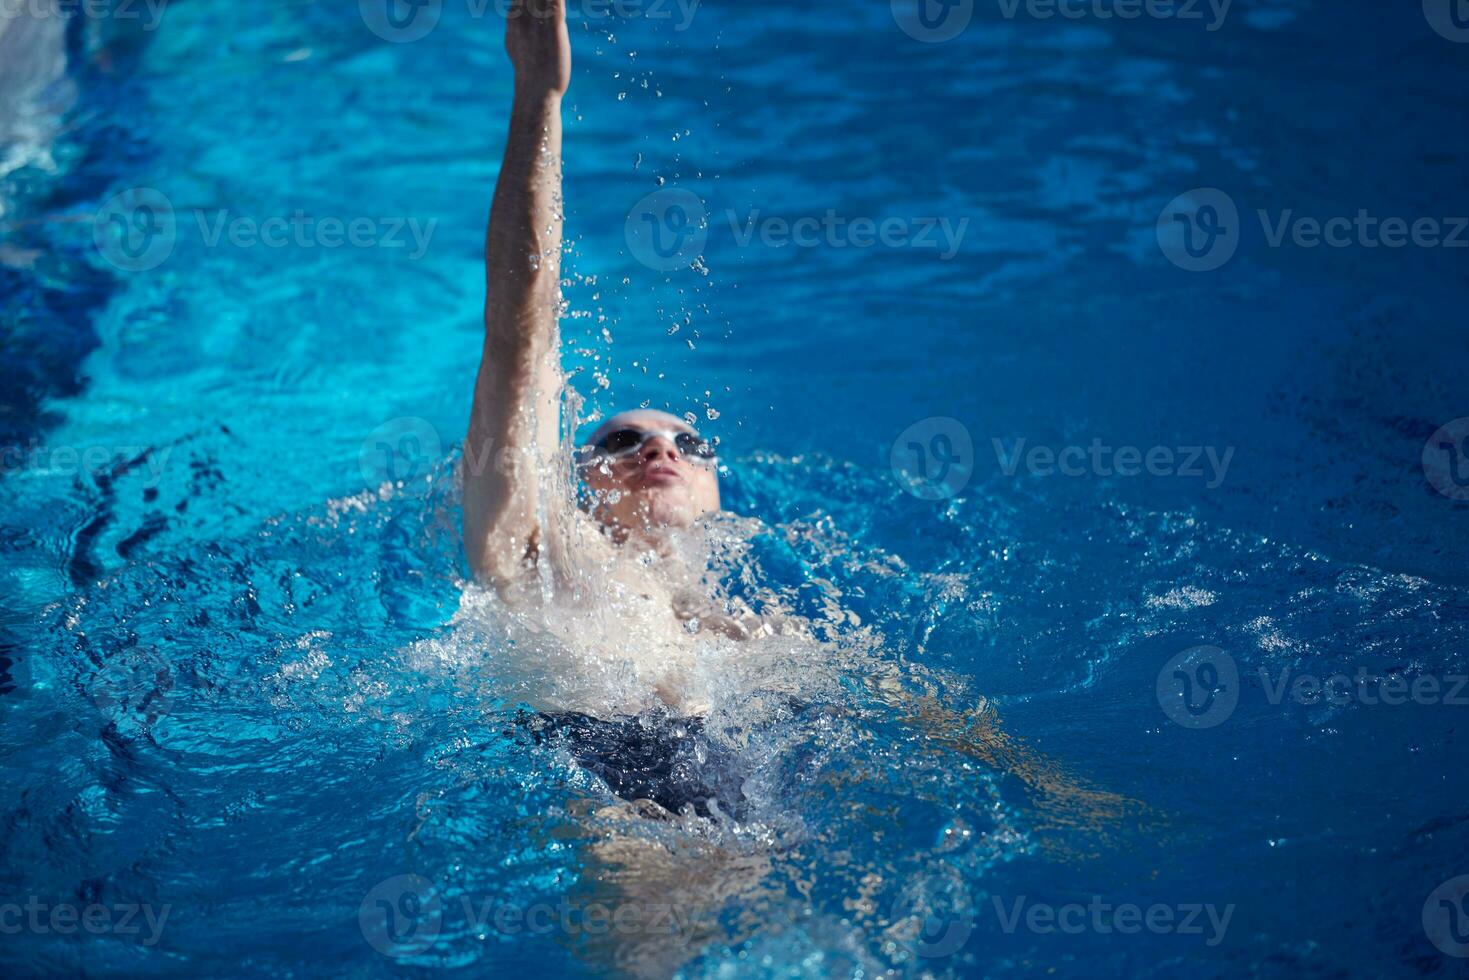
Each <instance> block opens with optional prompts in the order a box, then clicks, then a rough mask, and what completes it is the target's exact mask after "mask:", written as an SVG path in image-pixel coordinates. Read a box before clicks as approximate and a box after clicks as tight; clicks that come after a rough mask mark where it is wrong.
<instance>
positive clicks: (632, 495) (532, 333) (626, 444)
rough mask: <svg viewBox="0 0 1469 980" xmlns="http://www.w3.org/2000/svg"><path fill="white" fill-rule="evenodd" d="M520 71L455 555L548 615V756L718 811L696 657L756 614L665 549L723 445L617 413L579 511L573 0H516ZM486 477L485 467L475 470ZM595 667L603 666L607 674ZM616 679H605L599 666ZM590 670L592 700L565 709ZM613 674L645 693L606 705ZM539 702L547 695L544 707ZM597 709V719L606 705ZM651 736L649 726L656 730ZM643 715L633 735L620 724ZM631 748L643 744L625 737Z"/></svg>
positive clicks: (493, 223) (667, 801)
mask: <svg viewBox="0 0 1469 980" xmlns="http://www.w3.org/2000/svg"><path fill="white" fill-rule="evenodd" d="M505 47H506V50H507V52H508V54H509V56H510V61H511V64H512V65H513V67H514V80H515V87H514V97H513V100H512V103H511V109H510V132H509V137H508V140H507V142H506V146H505V156H504V161H503V163H502V165H501V168H500V174H499V179H498V183H497V184H496V187H495V194H494V199H493V202H492V205H491V213H490V222H489V229H488V233H487V236H486V243H485V272H486V301H485V310H484V318H485V333H484V346H483V350H482V354H481V361H480V367H479V374H478V377H477V378H476V381H475V387H474V403H473V408H472V411H471V416H470V423H469V433H468V436H467V438H466V441H465V446H464V457H463V458H464V463H463V465H462V467H461V473H462V475H463V484H464V516H463V523H464V548H465V553H466V557H467V559H468V561H469V565H470V567H471V569H472V570H473V572H474V575H475V577H476V579H477V580H478V581H480V582H481V583H483V584H485V585H488V586H490V587H492V588H493V589H494V590H495V591H496V592H497V593H498V594H499V596H500V597H501V598H502V599H503V600H504V602H505V603H506V604H507V605H508V606H510V607H511V608H521V609H523V608H527V607H530V608H539V609H545V610H547V611H548V612H550V611H551V610H552V607H554V613H553V614H548V615H542V616H541V617H540V618H541V619H542V620H544V622H543V623H542V629H543V632H544V633H545V634H549V635H553V636H554V637H555V641H556V643H557V644H559V645H560V646H561V647H564V648H566V649H568V650H570V651H571V654H572V655H571V656H570V657H565V658H562V659H558V660H557V661H556V662H555V664H554V665H552V664H550V663H549V661H548V662H547V663H545V664H537V665H534V666H535V668H536V669H541V670H543V671H544V672H546V673H555V674H556V676H554V677H549V678H546V679H545V681H544V683H542V684H540V688H541V689H540V690H537V691H535V692H534V694H533V696H532V697H530V698H529V700H531V701H532V702H533V703H534V706H535V707H536V708H537V709H538V710H539V711H541V712H542V713H540V714H538V715H536V716H535V717H534V725H533V726H532V727H533V728H534V731H535V732H536V735H537V739H538V740H540V739H542V738H546V737H557V738H559V739H561V740H562V741H563V742H565V743H568V744H569V747H570V749H571V752H572V754H573V755H574V756H575V757H576V758H577V759H578V761H579V762H581V763H582V764H583V765H584V766H586V767H587V768H589V769H591V770H592V771H593V772H596V773H597V774H598V775H599V776H601V777H602V778H603V779H604V780H605V781H606V782H607V783H608V784H609V786H610V787H611V788H612V789H613V790H614V792H617V793H618V794H619V795H621V796H623V797H624V798H625V799H629V800H631V799H633V798H634V797H636V798H638V799H651V800H654V801H656V802H658V803H659V804H661V806H663V807H664V808H666V809H668V810H680V809H683V808H684V804H688V805H690V806H692V807H693V808H694V809H695V810H697V811H698V812H700V813H706V812H709V808H710V803H711V802H713V804H714V806H715V807H716V808H721V809H722V812H723V813H725V814H730V813H734V812H737V811H738V808H739V805H740V803H741V797H740V794H739V791H738V787H737V784H736V785H734V786H733V787H732V788H728V789H723V788H722V787H726V786H730V784H731V779H730V778H729V774H728V773H719V772H712V773H710V774H709V776H708V778H707V780H706V779H703V778H684V779H679V778H673V777H672V776H670V773H674V772H675V771H676V772H677V773H683V772H684V771H685V770H686V769H687V761H686V760H688V759H691V758H693V757H694V756H695V755H697V756H698V757H699V758H713V757H712V756H709V755H708V753H706V752H705V751H704V750H702V749H698V750H697V751H696V749H697V748H698V746H697V745H696V743H698V744H702V741H703V739H702V734H701V733H702V724H703V718H704V716H706V715H707V713H708V711H709V709H710V697H709V693H708V689H707V688H708V685H707V684H704V685H702V686H701V685H700V683H698V682H697V681H696V680H695V679H694V675H695V674H696V673H698V671H697V670H696V657H695V653H696V649H695V648H696V645H697V644H698V643H699V642H700V639H701V635H702V637H703V638H707V637H717V638H719V639H720V640H721V641H722V642H729V641H732V640H743V639H748V638H750V637H752V636H754V635H757V634H761V635H765V634H769V633H771V632H773V631H774V627H772V626H771V625H770V624H768V623H766V622H763V621H761V620H760V618H759V617H757V616H755V615H754V614H753V612H752V611H751V610H749V609H748V607H744V606H742V605H741V604H737V603H732V602H730V601H727V600H726V601H719V600H716V599H714V598H713V597H711V596H710V595H709V594H708V591H709V590H708V586H707V585H705V584H704V583H703V581H702V576H703V574H704V572H705V568H704V565H705V563H704V562H685V561H680V560H678V556H677V554H676V550H677V549H676V548H675V547H674V545H673V543H672V542H671V533H672V532H676V531H678V530H679V529H687V528H689V527H690V526H691V525H693V524H694V523H695V522H697V521H698V520H699V519H700V518H702V517H705V516H706V515H712V514H715V513H717V512H719V510H720V496H719V475H718V470H717V459H716V457H715V451H714V448H713V446H712V445H711V444H710V443H709V442H708V441H706V440H705V439H704V438H703V437H702V436H701V435H700V434H699V433H698V432H697V431H696V430H695V429H694V428H693V426H691V425H689V424H688V423H687V422H685V421H684V420H683V419H681V418H678V417H677V416H674V415H671V414H669V413H667V412H659V411H651V410H646V409H644V410H636V411H627V412H621V413H618V414H615V415H613V416H612V417H610V418H609V419H607V420H606V421H605V422H603V423H602V424H601V425H600V426H599V427H598V428H597V429H596V431H595V432H593V433H592V435H591V437H590V439H589V440H588V444H587V445H586V446H584V447H582V448H581V450H580V451H579V452H577V454H576V473H577V476H578V477H579V478H580V480H582V481H584V482H585V485H586V488H587V490H588V491H589V492H588V493H587V494H586V495H585V497H586V498H587V499H589V505H588V506H587V508H586V509H582V508H579V507H578V506H576V498H577V488H576V487H574V486H573V485H572V482H571V479H570V473H571V470H572V467H571V465H570V463H571V460H569V459H568V458H567V455H568V454H567V453H566V451H565V448H564V447H563V445H562V440H561V426H562V411H561V407H562V397H563V390H564V380H565V379H564V377H563V375H562V371H561V365H560V359H559V358H560V351H559V337H558V329H557V320H558V315H559V307H560V299H561V297H560V279H561V251H562V226H563V202H562V197H561V171H562V166H561V137H562V125H561V101H562V97H563V96H564V95H565V93H566V90H567V86H568V85H569V83H570V81H571V46H570V39H569V37H568V33H567V26H566V18H565V5H564V0H536V2H534V3H526V2H523V0H521V2H517V3H515V4H514V6H513V7H512V8H511V11H510V16H509V17H508V18H507V22H506V32H505ZM475 461H479V462H475ZM598 664H600V665H601V666H602V667H603V668H604V669H603V670H602V672H601V673H599V672H598V670H597V665H598ZM609 665H611V666H612V667H613V669H612V670H607V669H606V668H607V667H608V666H609ZM578 672H584V673H585V674H586V675H587V676H588V677H589V678H590V679H591V683H589V684H586V685H584V687H585V689H586V690H587V691H588V693H587V694H586V695H585V696H581V695H577V694H573V695H568V694H567V693H566V692H567V690H568V688H570V687H571V686H572V681H570V680H568V675H575V674H577V673H578ZM612 674H615V675H616V676H617V677H618V678H625V677H627V676H632V677H634V678H635V681H636V684H635V685H634V687H635V691H642V692H644V693H645V694H646V697H643V698H642V699H641V700H639V697H641V695H639V696H634V697H624V696H623V694H624V693H625V692H618V693H617V695H616V696H617V697H618V698H621V700H617V701H616V702H615V703H607V702H608V701H609V700H610V698H611V695H608V694H607V693H606V690H607V689H608V688H610V687H611V686H612V685H611V684H610V683H609V682H608V681H606V680H602V681H601V689H600V690H599V689H598V684H597V681H598V680H599V678H605V677H607V676H610V675H612ZM542 695H543V696H542ZM599 701H602V702H603V703H598V702H599ZM650 717H651V718H654V719H656V723H654V724H652V725H650V724H649V722H648V719H649V718H650ZM629 718H632V719H633V721H634V722H635V723H633V724H631V725H629V724H628V720H629ZM627 732H632V733H634V734H633V735H626V734H625V733H627Z"/></svg>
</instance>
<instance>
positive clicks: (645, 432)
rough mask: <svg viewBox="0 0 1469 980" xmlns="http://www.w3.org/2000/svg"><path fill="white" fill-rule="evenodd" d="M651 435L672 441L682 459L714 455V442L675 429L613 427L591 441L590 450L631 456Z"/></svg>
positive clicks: (703, 459) (707, 458) (698, 459)
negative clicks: (593, 441) (594, 440)
mask: <svg viewBox="0 0 1469 980" xmlns="http://www.w3.org/2000/svg"><path fill="white" fill-rule="evenodd" d="M654 436H662V437H663V438H665V439H667V440H668V441H670V442H672V443H673V445H674V446H675V447H676V448H677V449H678V451H679V452H680V453H681V454H682V455H683V456H684V458H685V459H687V460H689V461H690V462H693V463H712V462H713V461H714V458H715V456H716V455H717V454H716V452H715V449H714V444H713V443H712V442H709V441H708V440H707V439H705V438H704V437H703V436H701V435H699V434H698V433H697V432H683V431H680V430H677V429H634V428H631V427H629V428H626V429H613V430H612V431H611V432H609V433H607V434H606V435H605V436H603V437H602V438H601V439H599V440H597V442H595V443H594V444H593V445H592V452H593V453H594V454H596V455H599V456H611V457H612V458H613V459H621V458H623V457H624V456H631V455H632V454H633V453H635V452H637V451H638V450H639V449H642V448H643V444H644V443H646V442H647V441H648V440H649V439H651V438H653V437H654Z"/></svg>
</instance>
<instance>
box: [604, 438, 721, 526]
mask: <svg viewBox="0 0 1469 980" xmlns="http://www.w3.org/2000/svg"><path fill="white" fill-rule="evenodd" d="M577 460H578V468H579V470H580V472H581V475H582V478H583V479H585V480H586V482H587V486H588V487H589V488H590V489H591V491H592V493H593V496H594V498H595V501H594V504H593V507H592V513H593V514H595V515H596V517H597V519H598V520H600V521H601V522H602V523H603V524H606V525H609V526H612V527H614V528H623V529H626V530H646V529H651V528H657V527H670V526H671V527H684V526H686V525H688V524H690V523H691V522H692V521H693V520H694V519H695V518H696V517H698V516H699V515H700V514H706V513H709V512H710V511H717V510H718V509H719V474H718V472H717V464H716V463H715V460H714V447H713V445H712V444H711V443H709V442H706V441H705V440H704V438H703V437H702V436H700V435H699V433H698V432H697V431H695V430H694V427H693V426H691V425H689V424H688V423H687V422H685V421H684V420H683V419H681V418H679V417H678V416H676V415H670V414H668V413H667V412H658V411H654V410H652V409H638V410H635V411H631V412H619V413H618V414H616V415H614V416H612V417H611V418H609V419H608V420H607V421H606V422H603V423H602V424H601V425H600V426H598V427H597V430H596V431H595V432H593V433H592V435H591V438H590V439H588V440H587V447H586V448H585V449H583V450H582V451H581V452H580V453H579V454H578V457H577Z"/></svg>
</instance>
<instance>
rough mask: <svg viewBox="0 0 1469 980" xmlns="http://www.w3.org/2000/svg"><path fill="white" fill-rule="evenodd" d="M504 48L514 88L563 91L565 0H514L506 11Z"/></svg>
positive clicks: (567, 75)
mask: <svg viewBox="0 0 1469 980" xmlns="http://www.w3.org/2000/svg"><path fill="white" fill-rule="evenodd" d="M505 50H506V51H507V52H509V54H510V62H511V64H513V65H514V66H515V82H516V86H517V87H518V88H521V87H524V88H528V89H535V90H547V91H550V92H553V93H556V94H560V93H563V92H565V91H566V88H567V86H568V85H569V84H570V82H571V40H570V38H569V37H568V35H567V32H566V3H565V0H515V2H514V3H513V4H512V5H511V7H510V9H509V10H508V11H507V12H506V20H505Z"/></svg>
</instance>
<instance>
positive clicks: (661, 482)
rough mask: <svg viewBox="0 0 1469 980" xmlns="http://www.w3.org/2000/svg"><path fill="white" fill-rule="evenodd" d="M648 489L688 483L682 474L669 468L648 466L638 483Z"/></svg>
mask: <svg viewBox="0 0 1469 980" xmlns="http://www.w3.org/2000/svg"><path fill="white" fill-rule="evenodd" d="M639 482H641V483H642V484H643V485H644V486H648V487H669V486H682V485H683V484H684V483H686V482H688V481H687V480H686V479H685V478H684V475H683V474H682V473H680V472H679V471H678V470H676V469H674V468H673V467H671V466H657V465H655V466H650V467H648V468H647V469H645V470H644V471H643V474H642V479H641V480H640V481H639Z"/></svg>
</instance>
